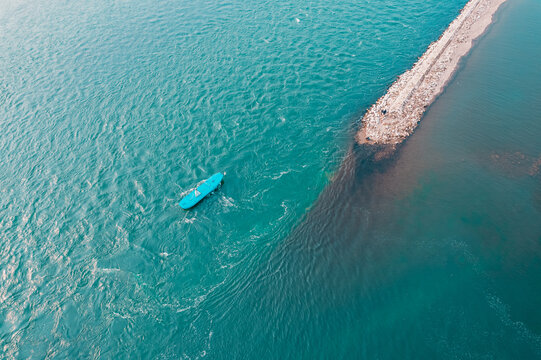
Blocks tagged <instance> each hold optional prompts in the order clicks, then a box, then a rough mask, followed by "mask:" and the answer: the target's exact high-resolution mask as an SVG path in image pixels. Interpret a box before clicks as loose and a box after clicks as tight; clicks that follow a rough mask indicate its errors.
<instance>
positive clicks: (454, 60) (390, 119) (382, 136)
mask: <svg viewBox="0 0 541 360" xmlns="http://www.w3.org/2000/svg"><path fill="white" fill-rule="evenodd" d="M505 1H506V0H470V1H469V2H468V3H467V4H466V5H465V6H464V8H463V9H462V11H461V13H460V15H459V16H458V17H457V18H456V19H455V20H454V21H453V22H452V23H451V24H450V25H449V27H448V28H447V30H445V32H444V33H443V34H442V35H441V37H440V38H439V40H437V41H436V42H434V43H432V44H431V45H430V46H429V47H428V49H427V50H426V52H425V53H424V54H423V56H421V58H419V60H418V61H417V63H415V65H414V66H413V67H412V68H411V69H410V70H408V71H406V72H405V73H404V74H402V75H401V76H400V77H399V78H398V79H397V80H396V81H395V82H394V84H393V85H392V86H391V87H390V88H389V90H388V92H387V93H386V94H385V95H384V96H382V97H381V98H380V99H379V100H378V101H377V102H376V103H375V104H374V105H373V106H372V107H371V108H370V109H369V110H368V111H367V112H366V114H365V115H364V117H363V119H362V123H361V128H360V130H359V131H358V132H357V134H356V136H355V140H356V141H357V143H358V144H378V145H392V146H395V147H396V145H397V144H400V143H401V142H402V141H403V140H404V139H406V138H407V137H408V136H409V135H411V133H412V132H413V130H415V128H416V127H417V124H418V123H419V121H420V120H421V118H422V116H423V114H424V112H425V109H426V107H427V106H429V105H430V104H431V103H432V102H433V101H434V100H435V99H436V97H437V96H438V95H439V94H440V93H441V92H442V90H443V88H444V87H445V85H446V84H447V82H448V81H449V80H450V78H451V77H452V75H453V73H454V72H455V70H456V68H457V66H458V63H459V61H460V59H461V58H462V57H463V56H464V55H466V54H467V53H468V52H469V50H470V49H471V47H472V45H473V41H474V40H475V39H476V38H478V37H479V36H480V35H481V34H483V33H484V32H485V30H486V29H487V27H488V26H489V25H490V23H491V22H492V18H493V15H494V14H495V13H496V11H497V10H498V8H499V7H500V5H501V4H503V3H504V2H505Z"/></svg>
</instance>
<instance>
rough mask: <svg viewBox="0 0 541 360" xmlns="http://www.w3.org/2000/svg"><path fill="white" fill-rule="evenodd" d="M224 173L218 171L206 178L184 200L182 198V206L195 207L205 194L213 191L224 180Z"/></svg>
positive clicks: (186, 208)
mask: <svg viewBox="0 0 541 360" xmlns="http://www.w3.org/2000/svg"><path fill="white" fill-rule="evenodd" d="M223 178H224V175H223V174H222V173H217V174H214V175H212V176H211V177H209V178H208V179H207V180H205V182H204V183H202V184H201V185H199V186H198V187H197V188H196V189H195V190H194V191H192V192H191V193H189V194H188V195H186V196H185V197H184V198H183V199H182V200H180V203H179V205H180V207H181V208H183V209H184V210H188V209H189V208H192V207H194V206H195V205H196V204H197V203H198V202H200V201H201V200H203V198H204V197H205V196H207V195H208V194H210V193H211V192H213V191H214V190H215V189H216V188H217V187H218V186H219V185H220V183H221V182H222V179H223Z"/></svg>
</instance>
